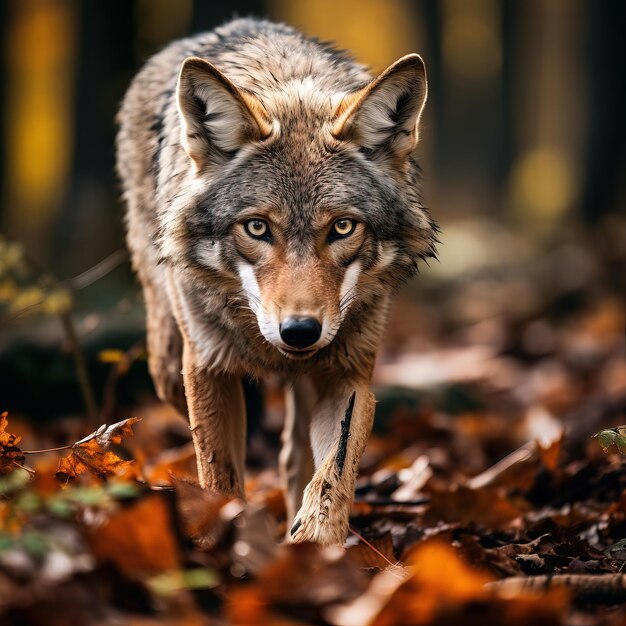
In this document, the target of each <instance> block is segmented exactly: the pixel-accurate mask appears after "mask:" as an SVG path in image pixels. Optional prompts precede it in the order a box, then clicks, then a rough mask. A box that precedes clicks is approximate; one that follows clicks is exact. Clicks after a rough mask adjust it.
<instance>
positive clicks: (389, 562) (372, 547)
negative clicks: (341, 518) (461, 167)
mask: <svg viewBox="0 0 626 626" xmlns="http://www.w3.org/2000/svg"><path fill="white" fill-rule="evenodd" d="M348 529H349V530H350V532H351V533H352V534H353V535H354V536H355V537H357V538H358V539H360V540H361V541H362V542H363V543H364V544H365V545H366V546H367V547H368V548H370V549H371V550H373V551H374V552H375V553H376V554H377V555H378V556H379V557H380V558H381V559H383V561H385V563H388V564H389V565H390V566H391V567H397V566H398V564H397V563H392V562H391V561H390V560H389V559H388V558H387V557H386V556H385V555H384V554H383V553H382V552H381V551H380V550H378V548H376V547H375V546H373V545H372V544H371V543H370V542H369V541H368V540H367V539H366V538H365V537H363V535H361V534H359V533H358V532H357V531H356V530H354V528H352V526H348Z"/></svg>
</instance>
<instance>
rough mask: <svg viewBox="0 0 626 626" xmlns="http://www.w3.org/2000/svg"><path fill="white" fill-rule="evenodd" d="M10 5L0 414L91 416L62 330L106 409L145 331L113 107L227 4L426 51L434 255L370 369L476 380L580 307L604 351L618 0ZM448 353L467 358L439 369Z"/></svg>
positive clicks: (422, 150)
mask: <svg viewBox="0 0 626 626" xmlns="http://www.w3.org/2000/svg"><path fill="white" fill-rule="evenodd" d="M0 12H1V13H0V29H1V33H2V42H3V47H2V61H1V62H0V71H1V73H2V84H3V88H2V95H1V98H0V112H1V120H2V123H1V126H0V133H1V139H2V145H3V151H2V154H1V156H0V183H1V202H0V232H1V233H2V234H3V237H4V240H3V242H4V243H2V244H0V245H1V246H3V248H2V250H3V252H2V254H0V301H1V302H0V306H2V311H1V314H2V317H0V389H1V392H0V410H1V409H4V408H6V409H9V410H12V411H17V412H24V413H26V414H29V415H31V416H33V417H37V418H40V417H41V418H43V417H45V416H46V415H50V414H54V413H57V412H58V413H67V412H68V411H80V410H81V406H82V404H81V403H82V401H81V396H80V393H79V391H78V389H79V383H78V380H77V377H76V373H75V367H74V364H73V363H72V358H73V357H72V349H71V348H72V345H71V344H72V343H73V341H74V339H73V334H75V335H76V338H75V339H76V340H77V342H78V343H79V344H80V345H81V350H82V352H83V353H84V354H85V355H86V369H87V370H88V371H89V373H90V375H91V377H92V378H93V380H94V381H95V382H94V385H93V386H94V388H95V395H96V402H97V403H102V402H104V401H105V399H103V393H104V392H103V389H104V388H105V387H106V380H108V379H109V374H110V369H111V366H112V364H115V363H117V364H119V363H120V362H121V360H123V355H124V354H126V353H127V351H128V350H129V349H133V347H135V346H137V345H140V342H141V338H142V325H143V313H142V304H141V299H140V295H139V288H138V285H137V283H136V282H135V280H134V278H133V276H132V273H131V272H130V269H129V267H128V263H127V262H125V261H123V259H122V257H121V256H120V255H116V251H117V250H119V249H121V248H123V247H124V241H123V230H124V229H123V219H122V206H121V202H120V200H119V189H118V183H117V181H116V177H115V173H114V159H115V153H114V136H115V123H114V118H115V114H116V110H117V107H118V105H119V103H120V101H121V98H122V96H123V94H124V91H125V89H126V88H127V87H128V85H129V82H130V80H131V78H132V76H133V74H134V73H135V72H136V71H137V70H138V68H139V67H140V66H141V65H142V63H143V62H144V61H145V60H146V59H147V58H148V57H149V56H150V55H151V54H153V53H154V52H156V51H158V50H159V49H160V48H161V47H163V46H164V45H165V44H167V43H168V42H169V41H171V40H172V39H175V38H177V37H180V36H183V35H186V34H188V33H194V32H199V31H202V30H208V29H211V28H213V27H215V26H217V25H219V24H220V23H222V22H224V21H226V20H227V19H229V18H231V17H233V16H234V15H240V16H242V15H243V16H246V15H256V16H266V17H269V18H270V19H273V20H278V21H286V22H288V23H290V24H292V25H294V26H296V27H298V28H300V29H302V30H303V31H305V32H306V33H308V34H311V35H316V36H318V37H320V38H322V39H330V40H334V41H336V42H337V44H338V45H339V46H340V47H343V48H348V49H350V50H352V51H353V52H354V54H355V56H356V57H357V58H358V59H359V60H361V61H363V62H365V63H367V64H370V65H371V67H372V69H373V71H377V70H381V69H383V68H385V67H386V66H387V65H388V64H389V63H391V62H393V61H394V60H395V59H396V58H398V57H399V56H401V55H403V54H406V53H408V52H419V53H420V54H421V55H422V56H423V57H424V59H425V61H426V65H427V68H428V73H429V81H430V97H429V102H428V106H427V110H426V114H425V117H424V128H423V132H422V142H421V145H420V146H419V149H418V157H419V160H420V163H421V165H422V168H423V170H424V197H425V202H426V206H428V207H429V208H430V210H431V212H432V214H433V215H434V216H435V218H436V219H437V221H438V222H439V223H440V225H441V227H442V236H441V239H442V246H441V249H440V262H435V263H431V266H430V267H424V269H423V271H422V274H421V276H420V277H419V278H418V280H417V281H413V283H411V285H409V286H407V288H406V289H405V290H404V291H403V292H402V294H401V296H400V298H399V300H398V304H397V306H396V308H395V310H394V313H393V319H392V325H391V328H390V331H389V333H388V338H387V342H386V345H385V349H384V351H383V354H382V356H381V367H380V368H379V372H378V374H377V380H378V382H379V383H381V384H388V383H393V384H395V383H398V384H403V383H405V382H408V383H409V384H416V385H417V384H419V383H420V381H426V382H428V381H431V380H432V379H433V377H434V379H435V380H436V378H437V372H441V371H443V372H444V377H445V376H452V377H454V376H456V374H451V373H450V368H452V370H454V371H456V369H455V368H457V369H459V368H460V370H463V372H465V374H460V376H461V377H462V376H463V375H468V372H471V373H472V375H475V374H476V373H477V372H478V371H482V370H480V367H481V364H483V362H484V359H483V357H484V355H485V351H486V353H487V354H495V353H498V354H503V353H510V354H516V355H518V356H519V355H520V354H521V355H522V356H523V357H524V358H527V359H530V360H536V359H541V358H544V357H545V358H548V356H549V355H552V354H553V353H554V351H555V350H556V349H557V347H558V345H559V342H560V341H562V339H563V337H562V332H563V328H565V327H566V325H567V324H570V323H574V322H572V320H574V321H575V322H576V320H578V322H576V323H583V322H580V319H582V318H579V317H577V316H579V315H581V314H583V313H584V315H585V317H584V320H585V321H584V324H587V325H588V326H589V328H588V329H587V330H589V332H591V334H592V335H593V341H596V343H597V341H598V337H604V336H605V335H607V334H608V336H609V337H610V338H611V341H609V343H610V346H612V347H611V348H610V349H611V350H615V345H616V343H615V337H616V336H621V337H622V339H623V331H624V308H623V297H622V295H621V294H623V293H624V272H623V261H624V254H625V250H626V227H625V222H624V211H623V209H624V204H625V202H626V189H625V185H624V174H625V173H626V162H625V155H626V150H625V141H626V131H625V126H626V122H625V115H624V102H625V101H626V82H625V81H626V72H625V71H624V59H625V58H626V56H625V54H624V53H625V50H624V37H623V28H624V24H626V4H625V3H623V2H617V1H616V2H610V1H607V2H597V1H594V0H569V1H566V0H524V1H522V0H358V1H357V0H343V1H342V2H337V1H336V0H335V1H332V0H307V1H306V2H305V1H300V2H292V1H290V0H233V1H230V2H221V3H216V2H209V1H207V0H107V1H106V2H104V1H94V2H91V1H89V2H87V1H83V2H80V1H78V0H3V2H2V3H1V4H0ZM24 255H26V256H24ZM109 255H113V257H112V258H111V259H110V263H109V262H105V265H104V266H99V269H100V270H102V271H101V272H100V271H99V269H98V267H97V268H96V271H95V273H94V272H91V273H88V274H87V275H86V276H85V275H82V274H83V272H85V271H87V270H89V268H92V267H93V266H94V265H96V264H98V263H99V262H100V261H102V260H103V259H106V258H107V257H109ZM18 266H20V267H18ZM26 266H27V267H26ZM11 272H13V273H11ZM100 274H102V276H100ZM81 275H82V276H81ZM16 276H17V278H16ZM42 277H43V278H42ZM76 277H78V279H76ZM69 279H74V280H73V281H72V280H70V282H63V281H68V280H69ZM96 279H97V280H96ZM59 281H61V282H59ZM59 285H60V287H59ZM59 314H60V316H61V322H62V323H60V322H59V319H58V317H59ZM68 317H71V329H70V333H69V335H68ZM64 320H65V321H64ZM589 320H591V321H589ZM585 328H587V327H586V326H585ZM593 341H592V343H593ZM618 343H619V342H618ZM443 347H445V348H451V347H454V348H456V349H460V350H461V351H463V350H465V352H463V354H464V355H465V356H464V358H465V359H466V361H462V362H461V364H460V365H459V361H458V358H457V357H455V356H454V355H453V356H451V357H450V359H448V356H450V355H448V356H446V357H445V358H444V359H443V360H442V361H433V360H432V358H433V351H435V350H437V351H439V352H440V351H441V349H442V348H443ZM579 348H580V346H579ZM584 349H585V350H587V352H585V354H587V353H588V352H589V347H588V346H587V347H585V348H584ZM593 349H594V350H597V349H598V348H597V345H596V344H594V347H593ZM477 350H478V351H477ZM622 350H623V348H622ZM583 351H584V350H583ZM439 352H438V353H439ZM592 352H593V350H592ZM600 352H601V354H600V356H598V355H596V357H597V358H600V359H601V358H604V357H605V356H606V354H605V353H602V350H600ZM139 353H140V349H135V351H134V352H132V353H131V354H132V355H136V354H139ZM419 354H423V355H426V358H428V359H430V361H419V360H416V359H417V355H419ZM446 354H448V353H446ZM454 354H456V355H458V354H461V353H458V352H455V353H454ZM594 354H595V353H594ZM468 355H469V356H468ZM75 356H76V351H74V357H75ZM587 356H588V354H587ZM409 357H411V358H409ZM413 357H415V358H413ZM459 358H460V357H459ZM411 359H412V360H411ZM468 359H469V360H468ZM133 360H134V357H133ZM592 362H593V363H594V364H595V365H597V363H599V362H602V361H601V360H600V361H592ZM138 363H139V364H138V365H137V366H133V367H132V368H130V369H131V371H130V372H126V371H125V372H123V373H124V376H121V377H120V380H119V381H118V383H117V384H118V397H119V398H122V399H123V400H124V399H126V400H129V401H134V400H136V398H135V397H134V396H135V395H136V390H137V389H144V390H149V381H148V380H147V376H146V372H145V364H142V362H141V359H138ZM428 363H430V365H428ZM433 363H436V365H433ZM446 368H448V369H446ZM500 373H501V372H500ZM122 379H123V380H122Z"/></svg>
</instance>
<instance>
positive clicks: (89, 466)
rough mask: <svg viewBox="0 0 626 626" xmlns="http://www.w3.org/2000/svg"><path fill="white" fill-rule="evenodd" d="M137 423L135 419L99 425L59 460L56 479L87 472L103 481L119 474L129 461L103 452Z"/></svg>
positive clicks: (129, 432)
mask: <svg viewBox="0 0 626 626" xmlns="http://www.w3.org/2000/svg"><path fill="white" fill-rule="evenodd" d="M138 421H139V418H137V417H131V418H130V419H127V420H123V421H121V422H117V423H116V424H111V426H109V427H107V426H106V424H103V425H102V426H100V428H98V430H96V431H95V432H93V433H91V434H89V435H87V436H86V437H84V438H83V439H81V440H80V441H77V442H76V443H75V444H73V445H72V447H71V451H70V453H69V454H68V455H67V456H66V457H64V458H62V459H60V460H59V467H58V470H57V477H58V478H76V477H77V476H78V475H79V474H83V473H84V472H90V473H92V474H95V475H96V476H99V477H101V478H104V477H106V476H111V475H113V474H121V473H123V472H124V471H125V470H126V469H128V467H129V466H130V465H131V464H132V461H127V460H124V459H121V458H120V457H119V456H117V454H115V453H114V452H111V451H109V450H107V448H108V447H109V445H111V444H112V443H114V444H119V443H120V442H121V441H122V437H126V436H130V435H132V434H133V432H132V425H133V424H134V423H136V422H138Z"/></svg>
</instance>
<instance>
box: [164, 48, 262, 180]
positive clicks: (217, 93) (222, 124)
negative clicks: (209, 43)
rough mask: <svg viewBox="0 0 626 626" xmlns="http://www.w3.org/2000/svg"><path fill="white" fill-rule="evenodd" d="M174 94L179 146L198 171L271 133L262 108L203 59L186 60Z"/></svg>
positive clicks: (255, 100) (252, 97)
mask: <svg viewBox="0 0 626 626" xmlns="http://www.w3.org/2000/svg"><path fill="white" fill-rule="evenodd" d="M176 95H177V98H178V110H179V113H180V119H181V127H182V128H181V140H182V145H183V147H184V148H185V150H186V151H187V154H188V155H189V156H190V157H191V159H192V160H193V161H194V162H195V164H196V167H197V169H198V170H202V169H204V168H205V167H207V166H210V165H214V164H218V163H223V162H225V161H227V160H228V159H229V158H231V157H232V156H233V155H234V153H235V152H237V151H238V150H239V149H241V148H242V147H243V146H244V144H245V143H247V142H249V141H258V140H261V139H266V138H267V137H269V135H270V134H271V132H272V123H271V120H270V119H269V116H268V115H267V112H266V111H265V109H264V108H263V105H262V104H261V103H260V102H259V101H258V100H257V99H256V98H255V97H254V96H252V95H250V94H249V93H246V92H244V91H242V90H240V89H238V88H237V87H236V86H235V85H234V84H233V83H232V82H231V81H230V80H229V79H228V78H226V76H224V74H222V72H220V71H219V70H218V69H217V68H216V67H215V66H214V65H212V64H211V63H209V62H208V61H205V60H204V59H200V58H198V57H189V58H187V59H185V61H184V62H183V64H182V66H181V69H180V75H179V77H178V86H177V88H176Z"/></svg>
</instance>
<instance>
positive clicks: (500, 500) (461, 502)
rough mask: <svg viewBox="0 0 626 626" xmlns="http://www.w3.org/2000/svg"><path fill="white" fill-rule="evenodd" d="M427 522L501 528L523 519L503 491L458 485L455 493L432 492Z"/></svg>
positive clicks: (497, 488)
mask: <svg viewBox="0 0 626 626" xmlns="http://www.w3.org/2000/svg"><path fill="white" fill-rule="evenodd" d="M429 495H430V505H429V507H428V511H427V513H426V517H427V520H430V521H433V522H435V523H436V522H437V521H443V522H448V523H460V524H471V523H475V524H484V525H485V526H488V527H491V528H499V527H502V526H504V525H506V524H507V523H508V522H510V521H512V520H514V519H515V518H517V517H519V516H520V515H522V513H523V511H522V510H521V509H520V508H518V507H517V506H516V505H515V504H513V503H512V502H511V501H510V500H509V499H508V498H507V497H506V495H505V493H504V490H503V489H502V488H499V487H483V488H482V489H470V488H468V487H465V486H464V485H458V486H456V487H453V488H451V489H444V490H439V489H435V490H431V491H430V494H429Z"/></svg>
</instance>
